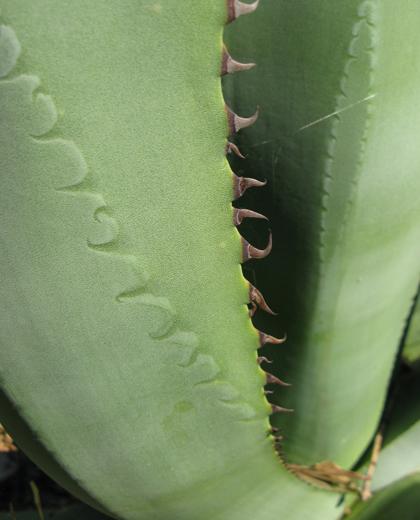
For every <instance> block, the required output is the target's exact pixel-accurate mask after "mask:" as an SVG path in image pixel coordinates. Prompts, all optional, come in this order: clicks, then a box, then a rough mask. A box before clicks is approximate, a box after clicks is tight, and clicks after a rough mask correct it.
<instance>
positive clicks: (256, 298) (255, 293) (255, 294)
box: [249, 217, 278, 316]
mask: <svg viewBox="0 0 420 520" xmlns="http://www.w3.org/2000/svg"><path fill="white" fill-rule="evenodd" d="M264 218H265V217H264ZM249 299H250V300H251V301H252V302H255V303H256V304H257V305H258V307H260V309H262V310H264V311H265V312H268V313H269V314H272V315H273V316H278V314H277V313H276V312H273V311H272V310H271V309H270V307H269V306H268V305H267V304H266V303H265V300H264V297H263V295H262V294H261V293H260V291H259V290H258V289H257V288H256V287H254V286H253V285H252V284H249Z"/></svg>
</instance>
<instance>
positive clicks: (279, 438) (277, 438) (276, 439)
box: [274, 437, 284, 442]
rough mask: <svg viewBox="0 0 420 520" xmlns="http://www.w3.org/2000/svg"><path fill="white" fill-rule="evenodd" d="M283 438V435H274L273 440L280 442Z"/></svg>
mask: <svg viewBox="0 0 420 520" xmlns="http://www.w3.org/2000/svg"><path fill="white" fill-rule="evenodd" d="M282 440H284V439H283V437H274V442H281V441H282Z"/></svg>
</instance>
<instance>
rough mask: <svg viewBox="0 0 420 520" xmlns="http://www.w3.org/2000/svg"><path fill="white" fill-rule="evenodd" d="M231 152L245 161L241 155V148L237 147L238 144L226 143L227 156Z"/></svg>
mask: <svg viewBox="0 0 420 520" xmlns="http://www.w3.org/2000/svg"><path fill="white" fill-rule="evenodd" d="M230 152H235V153H236V155H237V156H238V157H240V158H241V159H245V157H244V156H243V155H242V154H241V152H240V151H239V148H238V147H237V146H236V144H233V143H230V142H229V141H228V142H227V143H226V155H227V154H228V153H230Z"/></svg>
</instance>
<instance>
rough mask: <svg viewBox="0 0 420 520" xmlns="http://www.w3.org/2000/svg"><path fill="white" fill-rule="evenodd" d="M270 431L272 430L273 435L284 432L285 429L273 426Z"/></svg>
mask: <svg viewBox="0 0 420 520" xmlns="http://www.w3.org/2000/svg"><path fill="white" fill-rule="evenodd" d="M270 430H271V433H278V432H282V431H284V428H274V426H272V427H271V428H270Z"/></svg>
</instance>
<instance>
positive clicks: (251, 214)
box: [233, 208, 268, 303]
mask: <svg viewBox="0 0 420 520" xmlns="http://www.w3.org/2000/svg"><path fill="white" fill-rule="evenodd" d="M244 218H263V219H264V220H267V221H268V218H267V217H265V216H264V215H261V213H257V212H256V211H251V210H250V209H245V208H244V209H238V208H234V209H233V221H234V223H235V226H239V225H240V224H241V223H242V221H243V219H244ZM260 294H261V293H260ZM261 297H262V296H261ZM263 299H264V298H263ZM256 303H258V302H256Z"/></svg>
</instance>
